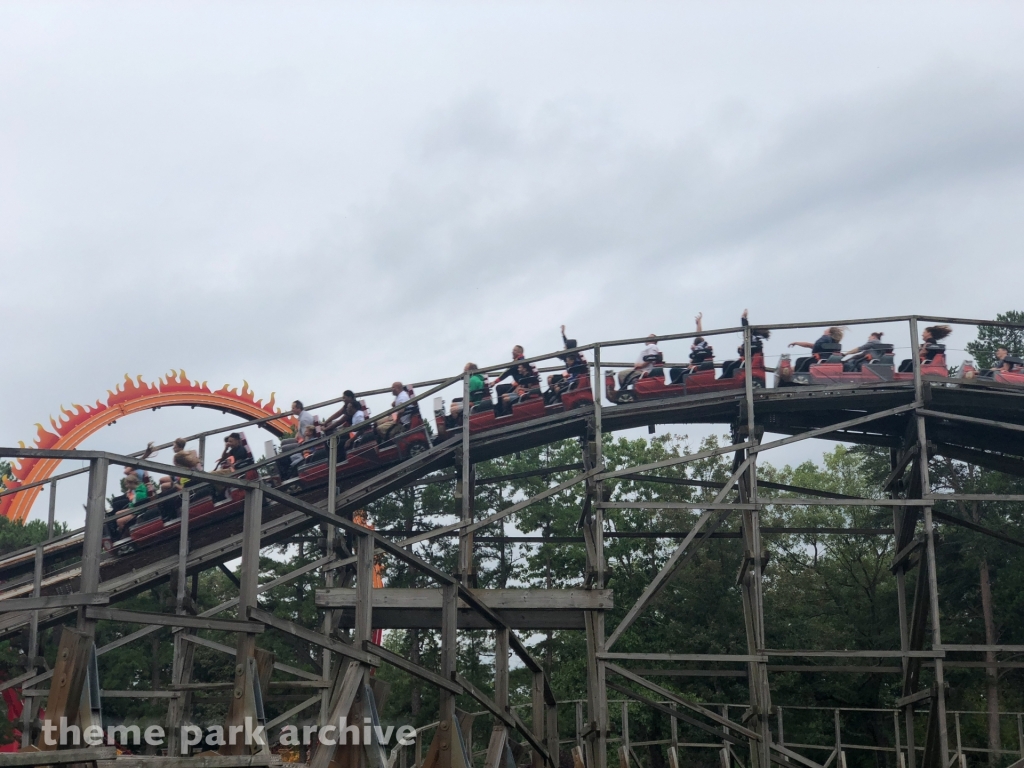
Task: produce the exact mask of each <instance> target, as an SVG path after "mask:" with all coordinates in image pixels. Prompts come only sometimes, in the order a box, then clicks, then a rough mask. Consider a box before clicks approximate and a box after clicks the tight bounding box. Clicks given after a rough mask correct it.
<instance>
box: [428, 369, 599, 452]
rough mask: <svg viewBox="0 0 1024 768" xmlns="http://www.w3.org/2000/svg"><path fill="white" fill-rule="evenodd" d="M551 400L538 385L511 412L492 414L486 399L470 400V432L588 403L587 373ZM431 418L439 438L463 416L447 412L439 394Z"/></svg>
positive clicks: (456, 427) (459, 424) (459, 423)
mask: <svg viewBox="0 0 1024 768" xmlns="http://www.w3.org/2000/svg"><path fill="white" fill-rule="evenodd" d="M550 400H551V402H545V398H544V396H543V395H542V394H541V392H540V389H539V388H538V389H536V390H531V391H530V393H529V394H527V395H526V396H525V397H523V399H521V400H519V402H517V403H514V404H513V405H511V406H510V411H511V413H508V414H504V415H502V416H497V415H495V412H494V404H493V403H492V402H491V401H490V400H488V399H485V400H483V401H482V402H479V403H473V404H472V407H471V409H470V415H469V431H470V433H471V434H472V433H474V432H485V431H487V430H489V429H495V428H496V427H503V426H505V425H507V424H518V423H520V422H523V421H531V420H533V419H539V418H541V417H542V416H547V415H549V414H552V413H561V412H562V411H571V410H574V409H576V408H579V407H581V406H584V405H590V404H592V403H593V402H594V393H593V391H592V390H591V386H590V376H580V377H578V378H576V379H575V380H574V381H572V382H571V383H570V384H569V386H568V388H567V389H566V390H565V391H563V392H562V393H561V394H560V395H556V396H554V397H550ZM434 420H435V422H436V423H437V434H438V437H440V438H441V439H442V440H443V439H445V438H446V437H447V436H448V435H449V434H450V433H452V432H455V431H458V430H461V429H462V415H461V414H456V415H455V416H452V415H450V414H446V413H445V408H444V400H442V399H441V398H440V397H438V398H435V399H434Z"/></svg>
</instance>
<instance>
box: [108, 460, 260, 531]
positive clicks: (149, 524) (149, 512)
mask: <svg viewBox="0 0 1024 768" xmlns="http://www.w3.org/2000/svg"><path fill="white" fill-rule="evenodd" d="M245 479H246V480H258V479H259V475H258V473H257V472H256V470H255V469H252V470H250V471H249V472H247V473H246V474H245ZM244 504H245V491H243V490H241V489H239V488H232V489H231V491H230V496H228V497H225V495H224V493H223V492H221V491H215V490H214V489H212V488H209V487H207V488H205V489H200V490H199V491H198V492H197V494H196V495H195V496H192V497H190V498H189V507H188V525H189V530H192V529H193V528H198V527H200V526H203V525H206V524H207V523H210V522H213V521H214V520H223V519H224V518H225V517H229V516H231V515H236V514H239V513H240V512H241V511H242V507H243V505H244ZM180 510H181V501H180V499H179V498H178V497H177V496H175V497H173V498H172V499H171V500H170V501H166V502H164V503H157V504H155V505H154V506H152V507H149V508H147V509H146V510H145V512H143V513H142V514H141V515H140V519H139V521H138V522H137V523H135V524H134V525H132V527H131V530H130V531H129V533H128V537H127V539H121V540H120V541H118V542H116V543H115V544H114V545H113V546H114V549H115V550H119V551H127V550H130V549H138V548H139V547H143V546H146V545H148V544H152V543H154V542H156V541H162V540H163V539H170V538H176V537H177V536H178V529H179V528H181V519H180ZM168 517H171V519H167V518H168Z"/></svg>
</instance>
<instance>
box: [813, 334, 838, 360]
mask: <svg viewBox="0 0 1024 768" xmlns="http://www.w3.org/2000/svg"><path fill="white" fill-rule="evenodd" d="M835 343H836V340H835V339H833V338H832V337H831V336H829V335H828V334H826V335H824V336H822V337H821V338H820V339H818V340H817V341H816V342H814V346H813V347H812V348H811V354H812V355H822V356H825V355H826V354H829V355H831V354H832V353H831V352H828V353H826V352H825V350H824V348H823V346H822V345H824V344H835Z"/></svg>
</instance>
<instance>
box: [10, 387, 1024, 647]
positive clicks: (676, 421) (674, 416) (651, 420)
mask: <svg viewBox="0 0 1024 768" xmlns="http://www.w3.org/2000/svg"><path fill="white" fill-rule="evenodd" d="M925 387H926V392H928V401H929V409H931V410H933V412H935V413H940V412H941V413H948V414H950V415H951V416H966V417H969V418H976V419H981V420H983V421H986V422H994V423H993V424H973V423H969V422H962V421H956V422H954V421H949V420H947V419H945V418H942V417H940V416H929V417H928V418H929V422H930V424H929V434H930V435H931V436H933V438H934V440H935V444H934V446H933V450H934V452H935V453H936V454H937V455H947V456H950V457H951V458H969V459H970V460H971V461H972V462H973V463H975V464H979V465H988V466H991V467H992V468H995V469H999V470H1002V471H1009V472H1012V473H1016V471H1015V470H1018V469H1019V470H1020V472H1021V473H1022V474H1024V460H1022V457H1024V432H1018V431H1015V430H1012V429H1008V426H1013V425H1016V426H1020V427H1022V428H1024V392H1015V391H1009V390H1007V389H1003V388H998V389H997V388H991V387H984V386H977V385H973V384H972V385H968V384H965V383H961V382H956V383H951V382H942V383H934V382H929V383H927V384H926V385H925ZM754 399H755V403H756V422H757V424H758V425H759V426H761V427H763V428H764V429H765V431H767V432H773V433H778V434H785V435H794V436H796V435H801V434H805V433H807V432H810V431H812V430H817V429H822V428H827V427H830V426H831V425H833V424H836V423H839V422H842V421H845V420H849V419H851V418H855V417H858V416H862V415H872V414H879V413H883V412H885V411H887V410H892V409H895V408H900V407H901V406H906V405H908V404H910V403H912V402H913V399H914V388H913V384H912V383H900V384H886V385H869V386H864V385H861V386H846V387H842V386H840V387H815V388H811V387H808V388H789V389H778V390H758V391H756V392H755V394H754ZM743 408H744V394H743V392H742V391H735V392H729V393H726V394H721V393H718V394H714V393H713V394H707V395H691V396H688V397H685V398H674V399H664V400H653V401H645V402H636V403H628V404H624V405H619V406H615V407H614V408H607V409H605V412H604V418H603V425H604V429H605V430H606V431H609V432H615V431H622V430H627V429H633V428H637V427H645V426H654V425H685V424H721V425H723V426H731V425H736V424H738V423H739V422H740V421H741V418H740V417H741V416H742V411H743ZM909 416H910V415H909V412H907V411H904V412H901V413H897V414H894V415H891V416H883V417H882V418H878V419H875V420H873V421H870V422H867V423H866V424H863V425H857V426H853V427H850V428H847V429H839V430H835V431H831V432H827V433H825V434H823V435H821V437H822V438H824V439H830V440H839V441H844V442H849V443H861V444H869V445H879V446H886V447H892V448H896V447H899V445H900V443H901V441H902V439H903V435H904V434H905V432H906V424H907V420H908V419H909ZM593 418H594V409H593V407H583V408H579V409H576V410H573V411H569V412H567V413H560V414H555V415H552V416H548V417H544V418H541V419H537V420H535V421H531V422H525V423H519V424H513V425H509V426H507V427H502V428H499V429H496V430H492V431H489V432H486V433H481V434H473V435H471V436H470V443H469V444H470V451H471V453H472V455H473V459H474V461H485V460H488V459H492V458H495V457H498V456H505V455H509V454H511V453H515V452H518V451H523V450H526V449H529V448H534V447H537V446H543V445H547V444H550V443H553V442H556V441H559V440H564V439H568V438H577V437H581V436H584V435H586V434H587V430H588V426H589V427H590V428H592V422H593ZM996 424H998V425H999V426H997V425H996ZM994 444H998V445H999V447H1000V450H999V451H998V452H993V451H990V450H988V447H989V446H992V445H994ZM460 449H461V443H460V441H459V440H458V439H457V438H452V439H449V440H447V441H445V442H444V443H441V444H439V445H436V446H434V447H432V448H431V449H430V450H429V451H427V452H425V453H422V454H418V455H416V456H414V457H412V458H410V459H408V460H406V461H404V462H402V463H400V464H397V465H394V466H392V467H389V468H387V469H385V470H384V471H382V472H380V473H379V474H376V475H373V476H371V477H369V478H368V479H365V480H363V481H362V482H359V483H357V484H355V485H353V486H352V487H350V488H348V489H343V490H342V491H341V496H340V498H339V502H338V509H339V513H340V514H344V513H351V512H352V511H354V510H356V509H359V508H361V507H363V506H365V505H367V504H369V503H371V502H373V501H375V500H377V499H379V498H381V497H383V496H386V495H387V494H389V493H391V492H392V491H394V490H397V489H399V488H402V487H405V486H408V485H410V484H412V483H415V482H417V481H419V480H421V479H422V478H424V477H425V476H427V475H429V474H431V473H434V472H437V471H438V470H441V469H445V468H448V467H451V466H452V465H453V462H454V459H455V457H456V454H457V453H458V451H459V450H460ZM324 496H325V488H324V487H321V488H316V489H313V490H311V491H309V492H306V493H304V494H302V495H301V496H300V498H303V499H304V500H306V501H310V502H312V503H322V502H323V499H324ZM264 521H265V523H264V526H263V528H264V530H263V533H262V535H261V546H269V545H271V544H274V543H277V542H279V541H282V540H283V539H286V538H289V537H291V536H294V535H295V534H297V533H300V532H302V531H304V530H307V529H309V528H310V527H312V526H313V525H315V521H312V520H310V518H309V517H308V516H306V515H303V514H301V513H293V512H288V511H287V510H284V509H282V508H281V507H280V505H277V504H270V505H268V506H267V507H266V509H265V510H264ZM240 530H241V520H240V519H239V518H235V519H231V520H228V521H225V522H223V523H220V524H216V525H210V526H206V527H204V528H200V529H198V530H197V531H196V532H195V533H194V534H193V551H192V553H191V554H190V555H189V565H188V568H189V572H190V573H191V572H195V571H198V570H204V569H207V568H211V567H214V566H216V565H218V564H220V563H224V562H227V561H229V560H232V559H235V558H237V557H238V555H239V551H240V546H241V533H240ZM80 547H81V543H80V541H74V540H72V541H71V542H69V545H68V546H66V547H64V548H62V549H60V550H59V555H60V556H61V557H63V558H73V557H74V556H75V555H76V554H78V552H79V550H80ZM176 551H177V542H176V541H169V542H164V543H159V544H156V545H153V546H151V547H148V548H146V549H144V550H142V551H140V552H137V553H132V554H128V555H124V556H121V557H116V558H110V559H109V560H106V561H104V562H103V563H102V565H101V573H102V578H103V582H102V585H101V590H102V591H104V592H109V593H110V597H111V601H112V602H116V601H117V600H121V599H125V598H128V597H131V596H132V595H134V594H137V593H138V592H140V591H143V590H146V589H149V588H151V587H153V586H155V585H157V584H159V583H161V582H163V581H166V580H167V578H168V576H169V574H170V573H172V572H173V571H174V569H175V567H176V563H177V557H176V554H175V553H176ZM31 563H32V559H31V550H24V551H21V552H18V553H14V554H12V555H9V556H7V557H5V558H4V559H0V578H3V577H5V576H6V577H7V579H8V580H10V579H11V578H12V577H13V576H16V575H18V574H19V572H20V574H21V575H22V579H21V580H20V581H21V582H22V583H21V584H13V585H5V586H6V588H5V589H4V590H3V591H2V592H0V600H3V599H8V598H15V597H25V596H27V595H28V594H29V593H30V591H31V579H30V578H24V576H25V574H26V573H28V572H29V571H30V569H31ZM77 576H78V569H77V568H76V567H75V566H71V567H68V568H66V569H63V570H59V571H57V572H55V573H51V574H48V575H47V577H46V579H45V580H44V583H43V594H61V593H63V592H67V591H72V590H73V589H74V588H75V586H76V584H77ZM14 581H18V580H17V579H14ZM66 613H67V611H64V612H55V613H54V614H53V615H52V616H49V617H46V618H44V622H49V621H59V620H60V618H62V617H63V616H64V615H65V614H66ZM25 621H26V618H25V616H24V615H20V614H7V615H6V616H4V617H3V618H2V619H0V638H3V637H7V636H9V635H10V634H11V633H13V632H15V631H18V630H20V628H21V627H22V626H24V623H25Z"/></svg>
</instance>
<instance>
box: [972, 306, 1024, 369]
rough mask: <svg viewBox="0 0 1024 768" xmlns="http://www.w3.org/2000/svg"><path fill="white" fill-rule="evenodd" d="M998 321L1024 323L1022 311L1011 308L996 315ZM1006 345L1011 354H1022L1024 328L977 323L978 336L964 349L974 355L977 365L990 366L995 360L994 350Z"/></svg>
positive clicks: (1023, 353) (983, 367) (982, 367)
mask: <svg viewBox="0 0 1024 768" xmlns="http://www.w3.org/2000/svg"><path fill="white" fill-rule="evenodd" d="M996 322H999V323H1021V324H1024V312H1018V311H1017V310H1011V311H1009V312H1000V313H999V314H998V315H996ZM999 347H1006V351H1007V352H1009V353H1010V354H1011V355H1016V356H1018V357H1019V356H1021V355H1024V328H999V327H997V326H994V325H979V326H978V338H977V339H976V340H974V341H971V342H968V343H967V346H966V347H965V348H966V350H967V351H968V352H969V353H970V354H971V355H973V356H974V359H975V361H976V362H977V363H978V367H979V368H981V369H985V368H991V367H992V364H993V363H995V360H996V350H997V349H998V348H999Z"/></svg>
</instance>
